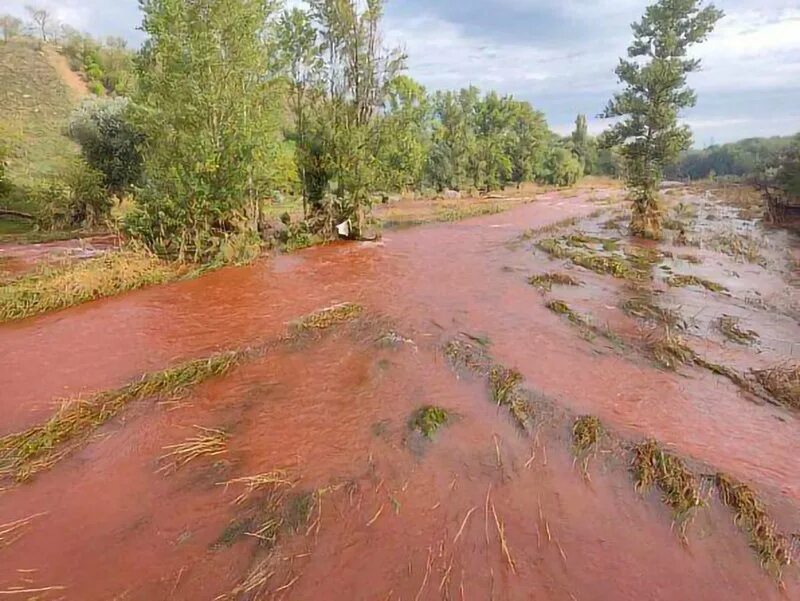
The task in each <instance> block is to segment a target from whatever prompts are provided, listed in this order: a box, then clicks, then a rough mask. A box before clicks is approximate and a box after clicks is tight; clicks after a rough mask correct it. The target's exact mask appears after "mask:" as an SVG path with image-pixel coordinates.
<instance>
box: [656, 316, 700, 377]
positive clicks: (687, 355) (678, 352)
mask: <svg viewBox="0 0 800 601" xmlns="http://www.w3.org/2000/svg"><path fill="white" fill-rule="evenodd" d="M648 348H649V350H650V354H651V355H652V356H653V359H655V361H656V363H658V364H659V365H660V366H662V367H665V368H667V369H671V370H676V369H678V367H680V366H681V365H684V364H687V363H692V362H693V361H694V360H695V357H696V354H695V352H694V351H693V350H692V349H691V348H690V347H689V346H688V345H687V344H686V341H684V340H683V338H681V337H680V336H678V335H677V334H675V333H673V331H672V330H671V329H670V328H669V327H666V328H664V332H663V333H662V334H658V335H656V336H653V337H652V338H651V339H650V340H649V341H648Z"/></svg>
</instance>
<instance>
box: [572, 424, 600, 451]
mask: <svg viewBox="0 0 800 601" xmlns="http://www.w3.org/2000/svg"><path fill="white" fill-rule="evenodd" d="M602 435H603V426H602V424H601V423H600V420H599V419H598V418H596V417H595V416H594V415H584V416H582V417H579V418H578V419H576V420H575V423H574V424H573V425H572V448H573V449H574V451H575V454H576V455H578V456H579V457H580V456H583V455H585V454H587V453H589V452H591V451H594V450H595V449H597V446H598V445H599V444H600V437H601V436H602Z"/></svg>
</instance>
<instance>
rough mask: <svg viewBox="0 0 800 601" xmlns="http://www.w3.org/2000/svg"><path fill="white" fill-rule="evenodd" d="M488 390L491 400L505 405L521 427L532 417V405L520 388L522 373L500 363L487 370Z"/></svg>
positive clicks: (499, 404)
mask: <svg viewBox="0 0 800 601" xmlns="http://www.w3.org/2000/svg"><path fill="white" fill-rule="evenodd" d="M489 390H490V391H491V395H492V400H493V401H494V402H495V403H496V404H497V405H498V406H500V407H505V408H506V409H508V411H509V412H510V413H511V415H512V416H513V418H514V420H515V421H516V422H517V425H519V426H520V427H521V428H523V429H525V428H527V427H528V425H529V424H530V421H531V419H532V417H533V407H532V406H531V404H530V402H529V401H528V398H527V396H526V395H525V392H524V390H523V388H522V374H521V373H519V372H518V371H516V370H513V369H508V368H506V367H503V366H502V365H494V366H493V367H492V368H491V370H490V371H489Z"/></svg>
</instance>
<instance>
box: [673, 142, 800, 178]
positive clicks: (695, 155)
mask: <svg viewBox="0 0 800 601" xmlns="http://www.w3.org/2000/svg"><path fill="white" fill-rule="evenodd" d="M794 143H796V137H795V136H783V137H780V136H775V137H772V138H747V139H745V140H739V141H738V142H732V143H730V144H722V145H715V146H709V147H708V148H704V149H703V150H690V151H689V152H687V153H685V154H684V155H683V156H682V157H681V159H680V160H679V162H678V163H676V164H675V165H673V166H671V167H668V168H667V169H666V171H665V176H666V177H667V178H669V179H706V178H708V177H725V176H733V177H739V178H742V177H750V176H756V175H759V174H763V173H765V172H767V171H768V170H770V169H775V168H777V167H778V166H779V164H780V162H781V159H782V157H783V156H784V155H785V154H786V152H787V151H788V150H789V149H790V148H791V147H792V145H793V144H794Z"/></svg>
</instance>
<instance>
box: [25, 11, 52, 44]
mask: <svg viewBox="0 0 800 601" xmlns="http://www.w3.org/2000/svg"><path fill="white" fill-rule="evenodd" d="M25 10H26V11H28V15H29V16H30V18H31V20H32V21H33V24H34V26H35V27H36V29H37V30H38V31H39V35H40V36H41V37H42V42H47V36H48V34H49V32H50V27H51V21H52V20H53V17H52V14H51V13H50V11H49V10H47V9H46V8H44V7H42V6H26V7H25Z"/></svg>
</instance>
